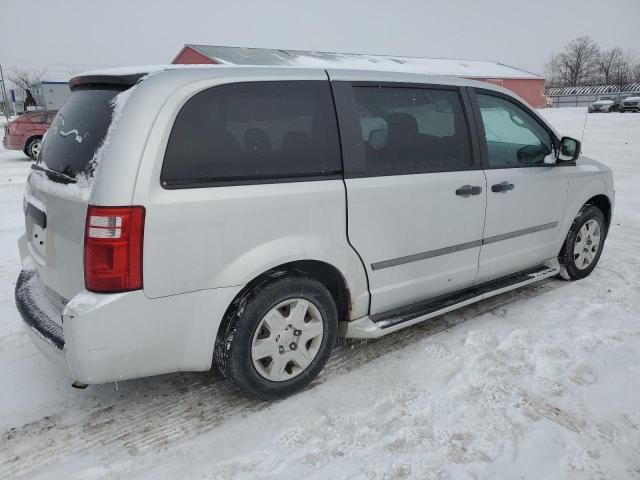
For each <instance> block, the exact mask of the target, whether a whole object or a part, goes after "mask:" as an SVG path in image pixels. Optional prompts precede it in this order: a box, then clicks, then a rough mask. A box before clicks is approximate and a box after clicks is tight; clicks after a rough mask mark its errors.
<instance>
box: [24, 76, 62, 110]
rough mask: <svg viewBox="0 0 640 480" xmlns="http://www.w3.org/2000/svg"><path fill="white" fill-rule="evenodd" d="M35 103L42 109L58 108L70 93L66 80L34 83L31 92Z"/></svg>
mask: <svg viewBox="0 0 640 480" xmlns="http://www.w3.org/2000/svg"><path fill="white" fill-rule="evenodd" d="M31 93H33V98H35V100H36V104H37V106H38V107H40V108H41V109H43V110H58V109H60V107H62V104H63V103H64V102H65V100H66V99H67V97H68V96H69V95H70V94H71V90H69V83H68V82H51V81H45V80H43V81H42V82H40V83H38V84H36V85H34V87H33V89H32V92H31Z"/></svg>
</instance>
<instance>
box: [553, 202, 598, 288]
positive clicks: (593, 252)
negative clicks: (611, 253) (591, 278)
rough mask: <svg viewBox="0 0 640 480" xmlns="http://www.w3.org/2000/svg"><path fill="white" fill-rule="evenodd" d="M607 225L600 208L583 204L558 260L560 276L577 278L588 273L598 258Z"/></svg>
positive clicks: (568, 278)
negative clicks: (560, 270) (560, 269)
mask: <svg viewBox="0 0 640 480" xmlns="http://www.w3.org/2000/svg"><path fill="white" fill-rule="evenodd" d="M606 235H607V227H606V223H605V219H604V214H603V213H602V210H600V209H599V208H598V207H596V206H594V205H585V206H584V207H582V210H580V213H578V216H577V217H576V218H575V220H574V221H573V224H572V225H571V229H570V230H569V233H568V234H567V238H566V240H565V241H564V245H563V246H562V250H561V251H560V255H559V256H558V260H559V261H560V265H561V266H562V276H563V277H564V278H566V279H567V280H579V279H581V278H584V277H586V276H587V275H589V274H590V273H591V272H592V271H593V269H594V268H596V265H597V263H598V260H600V255H601V254H602V247H603V245H604V240H605V237H606Z"/></svg>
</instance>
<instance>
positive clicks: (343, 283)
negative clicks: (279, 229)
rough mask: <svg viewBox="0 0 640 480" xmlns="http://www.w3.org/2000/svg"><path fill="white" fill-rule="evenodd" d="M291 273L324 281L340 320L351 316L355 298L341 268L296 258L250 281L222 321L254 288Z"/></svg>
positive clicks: (227, 310)
mask: <svg viewBox="0 0 640 480" xmlns="http://www.w3.org/2000/svg"><path fill="white" fill-rule="evenodd" d="M291 274H298V275H305V276H308V277H310V278H313V279H314V280H317V281H319V282H320V283H322V284H323V285H324V286H325V287H326V288H327V290H329V293H331V296H332V297H333V300H334V301H335V302H336V307H337V310H338V320H339V321H342V320H345V319H348V318H349V314H350V312H351V309H352V306H353V304H352V302H353V300H352V296H351V292H350V290H349V286H348V283H347V280H346V278H345V277H344V275H343V274H342V273H341V272H340V270H338V269H337V268H336V267H335V266H333V265H331V264H329V263H327V262H323V261H319V260H295V261H292V262H287V263H283V264H281V265H278V266H276V267H273V268H270V269H269V270H267V271H265V272H263V273H261V274H260V275H258V276H256V277H255V278H253V279H252V280H251V281H249V282H248V283H247V284H246V285H245V286H244V287H243V288H242V290H240V292H239V293H238V294H237V295H236V296H235V297H234V299H233V300H232V301H231V303H230V304H229V306H228V307H227V309H226V311H225V314H224V318H223V322H222V323H224V322H225V321H226V319H228V318H229V315H230V314H231V313H232V312H233V310H234V309H236V308H237V306H238V305H239V303H240V302H241V300H242V299H243V298H245V297H246V296H247V295H248V293H249V292H251V291H252V290H253V289H255V288H260V285H263V284H264V283H266V282H269V281H271V280H274V279H276V278H278V277H281V276H283V275H291ZM220 327H221V328H219V330H218V334H219V333H220V332H221V331H222V330H223V328H222V325H221V326H220Z"/></svg>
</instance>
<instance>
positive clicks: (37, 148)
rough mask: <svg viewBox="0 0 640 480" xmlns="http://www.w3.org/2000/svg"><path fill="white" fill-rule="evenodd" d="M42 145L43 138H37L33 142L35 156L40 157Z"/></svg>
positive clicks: (32, 151)
mask: <svg viewBox="0 0 640 480" xmlns="http://www.w3.org/2000/svg"><path fill="white" fill-rule="evenodd" d="M41 145H42V140H35V141H34V142H33V143H32V144H31V154H32V155H33V156H34V157H35V158H38V155H40V146H41Z"/></svg>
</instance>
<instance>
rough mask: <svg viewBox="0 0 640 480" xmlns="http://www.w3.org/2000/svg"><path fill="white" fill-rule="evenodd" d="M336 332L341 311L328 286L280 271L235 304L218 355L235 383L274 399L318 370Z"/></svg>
mask: <svg viewBox="0 0 640 480" xmlns="http://www.w3.org/2000/svg"><path fill="white" fill-rule="evenodd" d="M305 306H306V310H305ZM303 311H304V312H305V313H304V314H303V313H302V312H303ZM299 328H300V329H299ZM319 329H321V330H322V332H321V333H320V336H318V330H319ZM303 330H304V331H303ZM337 331H338V312H337V308H336V304H335V302H334V300H333V298H332V296H331V294H330V293H329V291H328V290H327V289H326V287H325V286H324V285H323V284H322V283H320V282H318V281H317V280H315V279H313V278H310V277H307V276H305V275H302V274H288V273H279V274H277V275H272V276H271V278H267V279H266V280H265V281H263V282H260V283H259V284H257V285H255V286H254V287H253V288H250V289H249V290H247V291H246V292H245V293H243V294H242V295H240V296H239V297H238V298H237V299H236V300H235V301H234V302H233V304H232V305H231V307H230V308H229V311H228V312H227V314H226V315H225V318H224V320H223V323H222V325H221V327H220V332H219V334H218V338H217V339H216V345H215V351H214V355H215V359H216V363H217V364H218V367H219V368H220V370H221V371H222V373H223V375H224V376H225V378H227V380H229V381H230V382H231V384H232V385H233V386H235V387H236V388H238V389H240V390H241V391H243V392H245V393H247V394H249V395H251V396H253V397H257V398H259V399H262V400H272V399H276V398H281V397H285V396H287V395H289V394H291V393H294V392H297V391H299V390H301V389H303V388H304V387H305V386H307V385H308V384H309V383H310V382H311V381H312V380H313V379H314V378H315V377H316V376H317V375H318V373H320V371H321V370H322V368H323V367H324V365H325V364H326V363H327V360H328V359H329V357H330V356H331V351H332V350H333V347H334V344H335V340H336V336H337ZM312 335H315V336H313V337H312ZM294 344H296V346H295V348H294ZM307 361H309V363H307V364H306V366H305V363H306V362H307ZM303 367H304V368H303Z"/></svg>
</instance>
